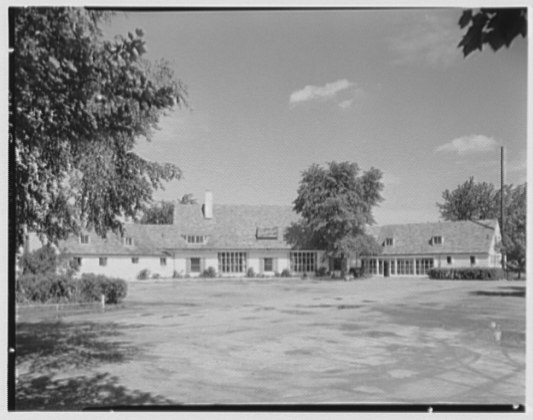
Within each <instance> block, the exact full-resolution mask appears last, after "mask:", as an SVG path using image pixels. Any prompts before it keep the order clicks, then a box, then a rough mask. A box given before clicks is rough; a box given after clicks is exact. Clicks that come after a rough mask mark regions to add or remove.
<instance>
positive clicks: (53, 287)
mask: <svg viewBox="0 0 533 420" xmlns="http://www.w3.org/2000/svg"><path fill="white" fill-rule="evenodd" d="M127 291H128V288H127V284H126V282H125V281H124V280H122V279H117V278H109V277H106V276H103V275H96V274H83V275H82V276H81V278H80V279H73V278H71V277H69V276H67V275H64V274H54V273H45V274H24V275H22V276H20V277H18V278H17V280H16V286H15V299H16V302H17V303H30V302H38V303H74V302H95V301H99V300H100V296H101V295H102V294H103V295H104V296H105V302H106V303H119V302H120V301H122V299H124V298H125V297H126V294H127Z"/></svg>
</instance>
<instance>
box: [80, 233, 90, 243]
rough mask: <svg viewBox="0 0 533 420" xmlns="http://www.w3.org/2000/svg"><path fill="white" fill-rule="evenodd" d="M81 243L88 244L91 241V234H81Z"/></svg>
mask: <svg viewBox="0 0 533 420" xmlns="http://www.w3.org/2000/svg"><path fill="white" fill-rule="evenodd" d="M80 243H81V244H88V243H89V235H87V234H82V235H80Z"/></svg>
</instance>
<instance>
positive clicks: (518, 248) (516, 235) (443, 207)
mask: <svg viewBox="0 0 533 420" xmlns="http://www.w3.org/2000/svg"><path fill="white" fill-rule="evenodd" d="M526 185H527V184H526V183H524V184H522V185H518V186H516V187H513V186H512V185H505V186H504V189H503V203H504V213H505V222H504V223H503V224H502V219H501V214H500V202H501V199H500V197H501V191H500V190H499V189H498V190H496V188H495V187H494V185H493V184H490V183H486V182H481V183H476V182H474V178H473V177H471V178H470V179H469V180H468V181H466V182H465V183H464V184H462V185H458V186H457V188H456V189H455V190H453V191H449V190H445V191H444V192H443V193H442V198H443V199H444V203H442V204H441V203H437V207H439V210H440V214H441V217H442V218H443V219H444V220H451V221H455V220H482V219H498V221H499V223H500V226H501V228H502V232H503V235H502V236H503V237H502V252H504V253H505V254H506V257H507V263H508V268H510V269H513V270H516V271H518V272H521V271H524V270H525V265H526V190H527V187H526Z"/></svg>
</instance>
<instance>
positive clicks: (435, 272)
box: [428, 267, 505, 280]
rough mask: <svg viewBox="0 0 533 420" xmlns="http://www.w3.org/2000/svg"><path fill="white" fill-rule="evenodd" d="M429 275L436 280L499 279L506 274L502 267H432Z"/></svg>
mask: <svg viewBox="0 0 533 420" xmlns="http://www.w3.org/2000/svg"><path fill="white" fill-rule="evenodd" d="M428 276H429V278H430V279H435V280H499V279H503V278H504V277H505V274H504V272H503V270H502V269H501V268H496V267H459V268H431V269H430V270H428Z"/></svg>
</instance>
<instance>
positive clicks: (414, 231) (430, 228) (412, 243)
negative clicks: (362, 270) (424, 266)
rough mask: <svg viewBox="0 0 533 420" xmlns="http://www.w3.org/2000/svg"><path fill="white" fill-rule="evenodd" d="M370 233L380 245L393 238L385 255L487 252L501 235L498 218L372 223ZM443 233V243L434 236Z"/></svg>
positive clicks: (385, 250) (384, 248)
mask: <svg viewBox="0 0 533 420" xmlns="http://www.w3.org/2000/svg"><path fill="white" fill-rule="evenodd" d="M367 232H368V233H369V234H370V235H372V236H374V237H375V238H376V239H377V241H378V243H379V244H383V243H384V242H385V239H386V238H393V245H390V246H383V252H382V255H385V256H386V255H404V254H437V253H438V254H442V253H449V254H453V253H486V252H488V251H489V249H490V246H491V243H492V239H493V236H494V234H495V233H497V234H498V236H499V226H498V221H497V220H479V221H457V222H436V223H413V224H405V225H385V226H371V227H368V228H367ZM434 236H441V237H442V243H441V244H439V245H437V244H433V241H432V238H433V237H434Z"/></svg>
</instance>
